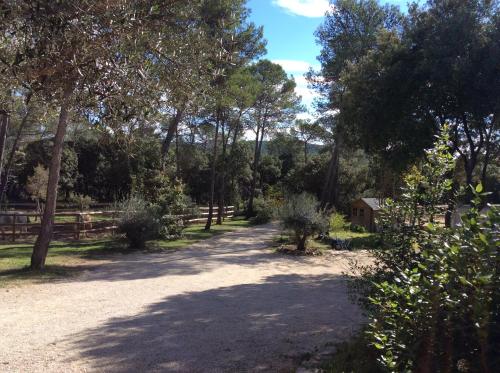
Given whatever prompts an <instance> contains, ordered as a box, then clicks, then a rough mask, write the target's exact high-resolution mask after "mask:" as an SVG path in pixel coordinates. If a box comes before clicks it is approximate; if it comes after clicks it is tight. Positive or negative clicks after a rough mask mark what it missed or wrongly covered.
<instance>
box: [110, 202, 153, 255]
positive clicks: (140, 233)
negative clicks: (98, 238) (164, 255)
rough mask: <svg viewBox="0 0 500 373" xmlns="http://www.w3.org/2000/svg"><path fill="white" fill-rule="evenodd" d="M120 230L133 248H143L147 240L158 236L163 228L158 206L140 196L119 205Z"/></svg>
mask: <svg viewBox="0 0 500 373" xmlns="http://www.w3.org/2000/svg"><path fill="white" fill-rule="evenodd" d="M118 210H119V211H120V214H119V216H118V232H120V233H124V234H125V237H127V240H128V241H129V247H130V248H131V249H142V248H144V247H145V244H146V241H148V240H151V239H155V238H158V237H159V236H160V230H161V228H162V226H161V222H160V218H159V217H158V216H159V213H158V208H157V207H155V206H151V205H149V204H148V203H147V202H145V201H144V200H142V199H140V198H138V197H131V198H129V199H128V200H126V201H123V202H122V203H120V204H119V205H118Z"/></svg>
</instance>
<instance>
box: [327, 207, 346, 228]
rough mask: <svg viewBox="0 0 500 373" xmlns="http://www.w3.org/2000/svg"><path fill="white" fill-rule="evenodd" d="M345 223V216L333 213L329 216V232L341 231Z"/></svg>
mask: <svg viewBox="0 0 500 373" xmlns="http://www.w3.org/2000/svg"><path fill="white" fill-rule="evenodd" d="M346 225H347V222H346V219H345V216H344V215H342V214H339V213H338V212H334V213H333V214H331V215H330V230H332V231H334V232H338V231H342V230H344V228H345V227H346Z"/></svg>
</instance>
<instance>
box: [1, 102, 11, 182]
mask: <svg viewBox="0 0 500 373" xmlns="http://www.w3.org/2000/svg"><path fill="white" fill-rule="evenodd" d="M8 128H9V115H8V114H7V113H6V112H5V111H4V112H1V113H0V174H2V173H3V155H4V152H5V142H6V140H7V130H8Z"/></svg>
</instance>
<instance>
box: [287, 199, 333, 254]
mask: <svg viewBox="0 0 500 373" xmlns="http://www.w3.org/2000/svg"><path fill="white" fill-rule="evenodd" d="M279 216H280V218H281V221H282V223H283V226H284V227H285V228H287V229H291V230H292V231H293V232H294V234H295V240H296V243H297V250H299V251H306V249H307V240H308V239H309V237H310V236H311V235H313V234H316V233H321V232H325V231H328V230H329V219H328V214H326V212H325V211H324V210H321V209H320V208H319V203H318V200H317V199H316V198H315V197H314V196H313V195H311V194H307V193H302V194H298V195H293V196H291V197H289V198H288V199H287V201H286V202H285V204H284V205H283V206H282V207H281V208H280V209H279Z"/></svg>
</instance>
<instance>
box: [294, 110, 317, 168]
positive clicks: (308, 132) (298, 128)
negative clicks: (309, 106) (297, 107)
mask: <svg viewBox="0 0 500 373" xmlns="http://www.w3.org/2000/svg"><path fill="white" fill-rule="evenodd" d="M291 134H292V136H295V137H297V138H298V139H299V140H300V141H302V142H303V143H304V162H305V163H307V161H308V146H309V144H310V143H311V141H314V140H318V139H320V138H322V137H323V135H324V130H323V127H321V126H320V124H319V123H318V122H311V121H308V120H304V119H298V120H296V121H295V125H294V127H292V130H291Z"/></svg>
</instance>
